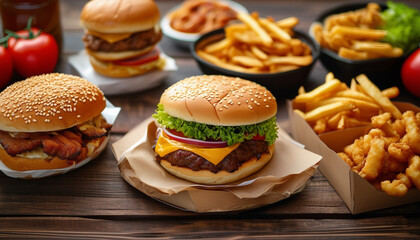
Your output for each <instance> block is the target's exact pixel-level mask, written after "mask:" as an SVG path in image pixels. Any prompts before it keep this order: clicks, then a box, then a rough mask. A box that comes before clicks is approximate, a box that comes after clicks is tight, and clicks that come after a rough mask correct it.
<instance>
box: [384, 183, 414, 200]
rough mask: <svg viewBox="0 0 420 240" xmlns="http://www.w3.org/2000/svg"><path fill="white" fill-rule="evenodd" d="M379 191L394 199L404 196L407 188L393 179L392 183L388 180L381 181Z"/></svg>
mask: <svg viewBox="0 0 420 240" xmlns="http://www.w3.org/2000/svg"><path fill="white" fill-rule="evenodd" d="M381 189H382V191H384V192H386V194H388V195H390V196H396V197H401V196H404V195H405V194H406V193H407V191H408V189H407V186H406V185H405V184H404V183H403V182H402V181H401V180H398V179H394V180H393V181H392V182H391V181H389V180H385V181H382V182H381Z"/></svg>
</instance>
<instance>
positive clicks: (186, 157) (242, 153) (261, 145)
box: [156, 140, 269, 173]
mask: <svg viewBox="0 0 420 240" xmlns="http://www.w3.org/2000/svg"><path fill="white" fill-rule="evenodd" d="M264 153H269V151H268V143H267V142H266V141H264V140H248V141H244V142H242V143H241V144H240V145H239V147H237V148H236V149H235V150H233V151H232V152H231V153H229V154H228V155H227V156H226V157H225V158H224V159H223V160H222V161H221V162H220V163H219V164H217V165H214V164H213V163H211V162H209V161H207V160H206V159H205V158H203V157H201V156H199V155H197V154H195V153H193V152H190V151H186V150H181V149H180V150H176V151H174V152H171V153H169V154H167V155H166V156H163V157H160V156H159V155H157V156H156V159H157V160H158V161H159V162H160V161H161V160H162V159H163V160H166V161H168V162H170V163H171V165H172V166H178V167H186V168H190V169H192V170H194V171H198V170H209V171H211V172H214V173H217V172H218V171H221V170H226V171H227V172H234V171H236V170H238V168H239V167H240V166H241V165H242V164H243V163H244V162H246V161H248V160H250V159H251V158H252V157H256V158H257V159H260V157H261V155H262V154H264Z"/></svg>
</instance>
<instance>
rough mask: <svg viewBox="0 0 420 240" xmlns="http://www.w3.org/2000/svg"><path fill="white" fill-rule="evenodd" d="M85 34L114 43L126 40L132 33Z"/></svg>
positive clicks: (93, 32) (90, 32)
mask: <svg viewBox="0 0 420 240" xmlns="http://www.w3.org/2000/svg"><path fill="white" fill-rule="evenodd" d="M87 33H88V34H90V35H93V36H96V37H99V38H102V39H103V40H105V41H107V42H109V43H114V42H118V41H120V40H123V39H126V38H128V37H130V36H131V34H132V33H99V32H95V31H92V30H87Z"/></svg>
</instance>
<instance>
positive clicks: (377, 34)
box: [331, 26, 386, 40]
mask: <svg viewBox="0 0 420 240" xmlns="http://www.w3.org/2000/svg"><path fill="white" fill-rule="evenodd" d="M331 33H332V34H333V35H336V34H339V35H344V36H346V37H349V38H351V39H370V40H380V39H382V38H384V37H385V36H386V31H385V30H378V29H369V28H356V27H347V26H335V27H333V28H332V29H331Z"/></svg>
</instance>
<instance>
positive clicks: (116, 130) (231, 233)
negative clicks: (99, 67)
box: [0, 0, 420, 239]
mask: <svg viewBox="0 0 420 240" xmlns="http://www.w3.org/2000/svg"><path fill="white" fill-rule="evenodd" d="M180 2H181V1H169V0H168V1H157V3H158V6H159V8H160V10H161V13H162V15H163V14H165V13H166V12H167V11H168V10H169V9H171V8H172V7H174V6H175V5H176V4H179V3H180ZM238 2H240V3H242V4H243V5H244V6H246V7H247V8H248V9H249V10H250V11H258V12H259V13H260V15H262V16H273V17H274V18H276V19H279V18H284V17H289V16H297V17H298V18H299V19H300V23H299V25H298V27H297V28H298V29H300V30H303V31H307V30H308V28H309V25H310V24H311V22H312V21H313V20H314V19H315V18H316V16H317V15H318V14H319V13H320V12H321V11H323V10H326V9H328V8H331V7H334V6H338V5H340V4H343V3H350V2H352V1H332V0H331V1H311V0H294V1H275V0H271V1H270V0H260V1H251V0H247V1H238ZM380 2H384V1H380ZM403 2H406V3H407V4H409V5H411V6H413V7H416V8H418V9H420V1H416V0H411V1H408V0H407V1H403ZM85 3H86V1H82V0H61V1H60V4H61V21H62V26H63V29H64V49H63V53H62V55H61V58H60V61H59V64H58V66H57V68H56V71H57V72H65V73H71V74H76V75H77V74H78V73H77V71H75V70H74V69H73V68H72V67H71V66H70V65H69V64H68V62H67V59H68V57H69V56H70V55H72V54H75V53H77V52H78V51H80V50H82V49H83V43H82V42H81V40H80V38H81V36H82V34H83V29H82V28H81V27H80V25H79V20H78V19H79V14H80V10H81V9H82V7H83V5H84V4H85ZM160 47H161V48H162V50H163V51H164V52H165V53H166V54H167V55H169V56H171V57H174V58H175V59H176V62H177V65H178V68H179V70H178V71H176V72H174V73H172V74H171V75H170V76H168V77H167V78H166V79H165V81H164V82H163V84H162V85H160V86H158V87H156V88H153V89H150V90H147V91H143V92H138V93H132V94H122V95H119V96H110V97H108V99H109V100H110V101H111V102H112V103H113V104H114V105H115V106H118V107H121V108H122V111H121V113H120V115H119V117H118V119H117V121H116V123H115V125H114V127H113V129H112V134H111V143H113V142H115V141H117V140H118V139H120V138H121V137H122V136H124V134H125V133H127V132H128V131H129V130H130V129H132V128H133V127H135V126H136V125H138V124H139V123H141V122H142V121H143V120H145V119H146V118H148V117H149V116H150V115H151V114H152V113H153V112H154V110H155V108H156V104H157V103H158V101H159V97H160V95H161V93H162V92H163V91H164V89H165V88H167V87H168V86H170V85H171V84H173V83H175V82H176V81H179V80H180V79H183V78H185V77H189V76H192V75H199V74H201V71H200V69H199V68H198V66H197V64H196V63H195V61H194V60H193V59H192V57H191V54H190V53H189V51H188V50H187V49H182V48H179V47H178V46H176V45H175V44H174V43H173V42H171V41H170V40H169V39H167V38H166V37H164V38H163V39H162V41H161V43H160ZM326 73H327V71H326V70H325V69H324V68H323V66H322V65H321V64H320V63H317V64H316V65H315V67H314V69H313V71H312V72H311V74H310V76H309V79H308V81H307V83H306V84H305V87H306V88H307V89H312V88H314V87H316V86H318V85H319V84H320V83H321V82H322V81H323V80H324V76H325V74H326ZM122 81H123V80H122ZM398 100H402V101H409V102H412V103H414V104H417V105H420V100H419V99H418V98H415V97H413V96H411V95H409V94H408V93H407V92H406V91H405V90H404V89H403V88H401V96H400V97H399V98H398ZM285 102H286V99H278V104H279V111H278V122H279V124H280V126H281V127H282V128H284V129H285V130H286V131H288V126H289V123H288V116H287V112H286V107H285ZM221 201H223V200H221ZM0 238H2V239H118V238H119V239H136V238H158V239H168V238H179V239H195V238H223V239H319V238H323V239H338V238H340V239H358V238H362V239H419V238H420V203H414V204H408V205H404V206H399V207H394V208H390V209H383V210H379V211H374V212H368V213H364V214H359V215H355V216H354V215H352V214H351V213H350V212H349V210H348V209H347V207H346V205H345V203H344V202H343V201H342V200H341V198H340V196H339V195H338V194H337V193H336V191H335V190H334V188H333V187H332V186H331V185H330V184H329V183H328V181H327V180H326V179H325V178H324V177H323V176H322V174H320V173H319V172H318V171H317V172H316V173H315V175H314V176H313V177H312V178H311V179H310V181H309V182H308V184H307V186H306V188H305V189H304V191H302V192H301V193H299V194H296V195H293V196H292V197H290V198H288V199H286V200H283V201H280V202H277V203H275V204H271V205H268V206H265V207H262V208H258V209H254V210H249V211H241V212H228V213H212V214H197V213H193V212H187V211H183V210H179V209H176V208H173V207H171V206H168V205H166V204H163V203H161V202H159V201H156V200H154V199H152V198H150V197H148V196H146V195H144V194H143V193H141V192H139V191H138V190H136V189H135V188H133V187H131V186H130V185H129V184H128V183H127V182H126V181H125V180H124V179H123V178H122V177H121V176H120V173H119V171H118V168H117V162H116V160H115V158H114V156H113V154H112V150H111V148H110V146H108V147H107V148H106V149H105V151H104V152H103V153H102V154H101V155H100V156H99V157H98V158H96V159H95V160H93V161H91V162H90V163H88V164H87V165H85V166H83V167H82V168H79V169H77V170H76V171H73V172H69V173H67V174H64V175H59V176H54V177H48V178H43V179H37V180H23V179H14V178H9V177H7V176H5V175H4V174H1V173H0Z"/></svg>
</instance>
